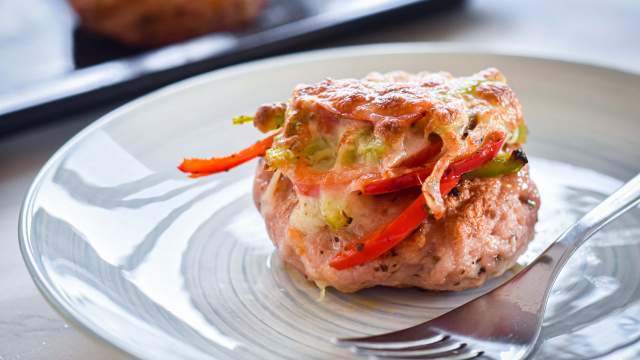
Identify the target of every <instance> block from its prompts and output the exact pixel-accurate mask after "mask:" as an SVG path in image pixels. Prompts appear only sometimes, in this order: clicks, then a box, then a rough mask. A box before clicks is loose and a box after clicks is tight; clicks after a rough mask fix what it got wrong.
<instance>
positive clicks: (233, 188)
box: [20, 44, 640, 359]
mask: <svg viewBox="0 0 640 360" xmlns="http://www.w3.org/2000/svg"><path fill="white" fill-rule="evenodd" d="M488 66H495V67H498V68H499V69H501V70H502V71H503V72H504V74H506V76H507V77H508V79H509V83H510V84H511V86H512V87H513V88H514V89H515V91H516V93H517V94H518V96H519V98H520V100H521V102H522V104H523V107H524V113H525V118H526V120H527V123H528V124H529V126H530V136H529V143H528V145H527V152H528V154H530V156H531V158H532V160H531V171H532V176H533V178H534V180H535V181H536V182H537V184H538V185H539V188H540V192H541V196H542V209H541V216H540V221H539V223H538V225H537V228H536V231H537V235H536V238H535V240H534V241H533V242H532V244H531V246H530V249H529V250H528V252H527V253H525V254H524V255H523V256H522V257H521V258H520V259H519V262H520V263H522V264H524V263H526V262H527V261H529V260H530V259H531V258H532V256H534V255H535V254H536V253H537V252H539V251H541V249H542V248H543V247H544V245H545V244H547V243H549V242H550V241H553V239H554V238H555V237H556V236H557V235H558V234H559V233H560V232H562V230H563V229H564V228H565V227H566V226H568V225H569V224H570V223H572V222H573V221H575V220H576V219H577V218H578V217H579V216H580V215H581V214H583V213H584V212H586V211H587V210H588V209H590V208H591V207H593V206H594V205H595V204H596V203H598V202H599V201H601V200H602V199H603V198H604V197H605V196H606V195H607V194H608V193H610V192H612V191H613V190H615V189H616V187H618V186H619V185H620V184H621V182H622V181H624V180H626V179H629V178H630V177H631V176H633V175H634V174H635V173H637V172H638V171H639V170H640V136H639V135H638V134H640V115H639V114H640V101H639V99H640V76H638V75H634V74H630V73H625V72H622V71H617V70H612V69H607V68H603V67H597V66H592V65H585V64H577V63H572V62H567V61H560V60H550V59H544V58H539V57H538V58H536V57H528V56H516V55H507V54H501V53H496V52H489V51H481V50H478V51H476V50H469V49H464V48H456V47H455V46H440V47H437V46H432V45H424V44H422V45H421V44H396V45H378V46H366V47H351V48H344V49H334V50H323V51H316V52H311V53H304V54H298V55H292V56H285V57H280V58H274V59H269V60H266V61H260V62H255V63H250V64H246V65H240V66H236V67H231V68H228V69H225V70H222V71H217V72H213V73H210V74H205V75H203V76H199V77H197V78H194V79H191V80H187V81H184V82H181V83H178V84H176V85H173V86H170V87H168V88H166V89H163V90H160V91H158V92H155V93H153V94H151V95H148V96H145V97H143V98H141V99H139V100H137V101H134V102H133V103H131V104H129V105H126V106H124V107H122V108H120V109H118V110H116V111H114V112H113V113H111V114H109V115H107V116H105V117H104V118H102V119H100V120H98V121H97V122H96V123H94V124H93V125H91V126H89V128H87V129H86V130H84V131H83V132H82V133H80V134H79V135H77V136H76V137H75V138H74V139H72V140H71V141H70V142H69V143H68V144H66V145H65V146H64V147H63V148H62V149H61V150H60V151H59V152H58V153H57V154H56V155H55V156H54V157H53V158H52V159H51V160H50V161H49V162H48V163H47V165H46V166H45V167H44V169H43V170H42V171H41V173H40V174H39V176H38V177H37V179H36V180H35V182H34V184H33V186H32V188H31V190H30V192H29V194H28V196H27V198H26V200H25V204H24V208H23V211H22V214H21V223H20V236H21V248H22V251H23V254H24V257H25V261H26V263H27V265H28V267H29V269H30V271H31V273H32V275H33V277H34V280H35V282H36V283H37V285H38V286H39V288H40V289H41V290H42V293H43V294H44V295H45V297H46V298H47V299H48V300H49V301H50V302H51V304H52V305H53V306H54V307H55V308H56V309H58V310H59V311H60V312H61V313H62V314H63V315H64V316H66V317H67V318H69V319H71V320H73V321H74V322H75V323H76V324H77V325H78V326H80V327H82V328H84V329H85V330H87V331H88V332H90V333H92V334H94V335H96V336H97V337H99V338H101V339H103V340H104V341H106V342H108V343H111V344H113V345H114V346H116V347H117V348H120V349H122V350H123V351H125V352H127V353H129V354H132V355H134V356H137V357H141V358H148V359H160V358H185V359H199V358H213V359H334V358H344V359H347V358H355V355H353V354H351V353H350V352H349V351H348V350H346V349H341V348H337V347H335V346H333V345H332V344H331V343H330V339H331V338H333V337H340V336H357V335H364V334H374V333H380V332H385V331H389V330H393V329H400V328H403V327H406V326H409V325H413V324H416V323H419V322H422V321H425V320H427V319H430V318H432V317H434V316H437V315H439V314H441V313H443V312H445V311H447V310H449V309H451V308H452V307H455V306H457V305H459V304H461V303H463V302H465V301H467V300H469V299H470V298H472V297H474V296H478V295H479V294H481V293H483V292H485V291H487V290H488V289H490V288H491V287H492V286H496V284H498V283H499V282H500V281H504V279H505V277H506V276H508V275H506V276H505V277H503V278H500V279H496V280H494V281H492V282H490V283H489V284H487V285H486V286H485V287H483V288H481V289H475V290H468V291H464V292H458V293H435V292H428V291H419V290H415V289H388V288H374V289H369V290H365V291H361V292H358V293H356V294H341V293H339V292H336V291H332V290H328V291H327V292H326V294H324V296H322V294H321V293H320V292H319V290H318V289H317V288H316V287H315V286H314V285H313V284H311V283H309V282H307V281H305V280H304V278H303V277H302V276H301V275H299V274H297V273H296V272H294V271H291V270H290V269H287V267H286V266H285V265H284V264H283V263H282V262H281V261H280V260H279V259H278V257H277V256H275V255H274V248H273V245H272V244H271V242H270V241H269V239H268V237H267V234H266V231H265V229H264V225H263V222H262V219H261V218H260V216H259V214H258V212H257V211H256V210H255V208H254V206H253V203H252V200H251V183H252V176H253V171H254V167H255V163H250V164H247V165H243V166H242V167H240V168H238V169H237V170H234V171H231V172H228V173H224V174H220V175H216V176H212V177H208V178H202V179H198V180H192V179H188V178H186V177H185V176H184V175H183V174H181V173H179V172H178V171H177V170H176V165H177V164H178V163H179V162H180V161H181V160H182V158H183V157H184V156H211V155H213V154H224V153H227V152H229V151H231V150H234V149H239V148H241V147H243V146H245V145H247V144H249V143H251V142H253V141H254V140H255V139H256V138H257V137H258V133H257V132H256V131H255V130H253V129H252V128H251V127H250V126H245V127H239V126H231V125H230V121H229V119H231V118H232V117H233V116H235V115H238V114H243V113H251V112H252V111H253V110H254V109H255V108H256V106H257V105H259V104H262V103H265V102H271V101H279V100H282V99H286V98H288V96H289V95H290V92H291V90H292V88H293V86H294V85H296V84H297V83H300V82H315V81H318V80H321V79H323V78H325V77H334V78H342V77H361V76H364V75H365V74H366V73H367V72H370V71H374V70H377V71H390V70H394V69H403V70H407V71H411V72H415V71H421V70H432V71H437V70H446V71H450V72H452V73H453V74H454V75H464V74H471V73H473V72H475V71H478V70H480V69H482V68H485V67H488ZM639 274H640V210H638V209H634V210H632V211H631V212H630V213H628V214H627V215H624V216H623V217H621V218H620V219H619V220H617V221H616V222H615V223H613V224H611V225H610V226H608V227H607V228H606V229H605V230H603V231H602V232H601V233H599V234H598V235H597V236H595V237H594V238H593V239H591V240H590V241H589V243H588V245H586V246H585V247H583V248H582V249H580V251H579V253H578V254H577V255H576V256H574V257H573V258H572V260H571V262H570V263H569V264H568V266H567V268H566V269H565V270H563V271H562V274H561V276H560V278H559V279H558V281H557V284H556V286H555V288H554V289H553V293H552V296H551V299H550V304H549V307H548V309H547V313H546V316H545V321H544V328H543V332H542V336H543V339H544V342H543V343H542V345H541V346H540V348H539V350H538V351H537V353H536V355H535V356H536V357H538V358H540V359H548V358H553V359H581V358H594V357H603V358H610V359H625V358H628V359H634V358H639V357H640V281H639V277H640V275H639ZM469 326H473V324H469Z"/></svg>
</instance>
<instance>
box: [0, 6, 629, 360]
mask: <svg viewBox="0 0 640 360" xmlns="http://www.w3.org/2000/svg"><path fill="white" fill-rule="evenodd" d="M639 39H640V2H638V1H636V0H613V1H606V2H605V1H595V0H566V1H550V0H549V1H535V0H521V1H506V0H505V1H498V0H466V1H465V0H323V1H319V0H266V1H265V0H215V1H214V0H163V1H158V0H112V1H104V0H69V1H66V0H0V169H1V170H0V360H8V359H42V358H48V359H85V358H92V359H118V358H124V357H123V356H122V355H121V354H120V353H118V352H116V351H115V350H112V349H111V348H108V347H107V346H106V345H103V344H101V343H99V342H97V341H95V340H93V339H92V338H90V337H88V336H86V335H83V334H81V333H79V332H78V331H77V330H75V329H74V328H73V327H72V326H70V325H69V324H68V323H67V322H65V320H64V319H62V318H61V317H60V316H59V315H58V314H56V313H55V311H54V310H52V309H51V308H50V307H49V306H48V305H47V304H46V302H45V300H44V299H43V298H42V297H41V296H40V294H39V293H38V292H37V290H36V288H35V286H34V285H33V283H32V281H31V279H30V277H29V275H28V273H27V271H26V269H25V267H24V264H23V262H22V259H21V257H20V253H19V250H18V242H17V220H18V212H19V208H20V204H21V201H22V198H23V197H24V195H25V193H26V190H27V188H28V186H29V185H30V183H31V181H32V180H33V178H34V176H35V175H36V173H37V171H38V170H39V168H40V167H41V166H42V165H43V164H44V162H45V161H46V160H47V159H48V158H49V157H50V156H51V155H52V153H53V152H54V151H55V150H57V149H58V148H59V147H60V146H61V145H62V144H63V143H64V142H65V141H66V140H68V139H69V138H70V137H72V136H73V135H74V134H76V133H77V132H78V131H79V130H81V129H82V128H84V127H85V126H87V125H88V124H89V123H90V122H92V121H94V120H96V119H97V118H98V117H99V116H101V115H102V114H104V113H106V112H108V111H110V110H112V109H114V108H115V107H117V106H119V105H121V104H123V103H124V102H127V101H129V100H131V99H133V98H135V97H137V96H139V95H142V94H144V93H147V92H149V91H152V90H153V89H156V88H158V87H161V86H163V85H166V84H169V83H172V82H175V81H178V80H180V79H183V78H186V77H189V76H193V75H196V74H199V73H203V72H206V71H210V70H214V69H217V68H221V67H225V66H229V65H232V64H236V63H240V62H245V61H249V60H254V59H258V58H263V57H267V56H273V55H278V54H287V53H291V52H298V51H304V50H312V49H320V48H327V47H335V46H346V45H357V44H368V43H385V42H454V43H462V44H466V45H468V46H469V47H470V48H476V49H482V48H488V49H494V50H498V51H507V52H515V53H521V54H534V55H539V56H552V57H555V58H566V59H568V60H577V61H583V62H589V63H596V64H601V65H605V66H611V67H615V68H619V69H623V70H626V71H630V72H640V40H639ZM430 70H440V69H430Z"/></svg>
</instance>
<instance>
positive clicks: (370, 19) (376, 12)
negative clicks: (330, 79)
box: [0, 0, 463, 134]
mask: <svg viewBox="0 0 640 360" xmlns="http://www.w3.org/2000/svg"><path fill="white" fill-rule="evenodd" d="M462 2H463V1H462V0H269V2H268V5H267V7H266V8H265V11H264V12H263V13H262V14H261V16H260V17H259V19H258V20H257V21H256V22H255V23H254V24H253V25H251V26H250V27H247V28H245V29H242V30H240V31H235V32H230V33H216V34H210V35H206V36H202V37H199V38H195V39H192V40H188V41H184V42H181V43H178V44H174V45H170V46H165V47H161V48H156V49H153V50H138V49H132V48H128V47H126V46H123V45H121V44H119V43H117V42H115V41H112V40H109V39H106V38H102V37H100V36H97V35H94V34H91V33H87V32H85V31H84V30H82V29H78V28H77V26H76V20H75V17H74V15H73V12H72V11H71V10H70V9H69V7H68V6H67V5H66V3H65V2H64V0H48V1H47V2H45V4H46V6H45V7H44V8H43V7H42V3H41V2H39V1H38V0H21V1H15V2H12V1H9V2H8V4H9V7H8V11H7V10H6V8H7V7H6V6H5V11H4V14H0V21H2V22H4V23H5V24H7V22H8V25H9V26H5V27H4V29H9V31H11V29H13V33H8V34H6V33H5V34H3V33H0V56H2V57H4V60H0V134H3V133H7V132H9V131H12V130H16V129H19V128H23V127H26V126H28V125H32V124H36V123H42V122H49V121H54V120H55V119H56V118H60V117H61V116H62V115H66V114H69V113H73V112H75V111H78V110H81V109H83V108H88V107H91V106H96V105H98V104H100V103H104V102H107V101H114V100H117V99H122V98H126V97H132V96H135V95H139V94H142V93H144V92H147V91H150V90H152V89H155V88H158V87H160V86H162V85H165V84H168V83H170V82H173V81H176V80H179V79H183V78H186V77H189V76H192V75H195V74H198V73H202V72H204V71H208V70H212V69H216V68H219V67H222V66H226V65H230V64H234V63H238V62H241V61H246V60H250V59H255V58H259V57H264V56H267V55H274V54H279V53H284V52H287V51H291V50H294V49H295V50H301V49H304V48H308V47H313V46H314V45H317V42H318V40H320V39H321V38H323V37H335V36H338V35H344V34H345V33H347V32H355V31H358V30H360V31H370V30H371V29H373V28H377V26H384V25H386V24H389V23H397V22H398V21H404V20H406V19H408V18H410V17H417V16H424V15H425V14H428V13H433V12H434V11H436V10H441V9H444V8H448V7H452V6H455V5H458V4H460V3H462ZM34 7H39V8H40V11H38V12H37V13H38V14H39V15H38V16H31V18H29V19H30V20H28V21H26V20H24V18H21V16H24V15H25V14H33V11H31V9H34ZM12 13H13V14H12ZM12 16H13V20H12ZM12 21H13V25H15V26H13V27H12V26H11V25H12ZM21 26H22V27H24V28H23V29H20V27H21ZM0 31H6V30H2V27H0ZM2 79H4V80H2Z"/></svg>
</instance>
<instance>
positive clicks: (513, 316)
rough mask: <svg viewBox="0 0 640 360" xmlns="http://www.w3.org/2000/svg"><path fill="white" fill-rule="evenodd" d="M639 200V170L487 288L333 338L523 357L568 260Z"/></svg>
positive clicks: (389, 349)
mask: <svg viewBox="0 0 640 360" xmlns="http://www.w3.org/2000/svg"><path fill="white" fill-rule="evenodd" d="M638 203H640V174H639V175H636V176H635V177H634V178H633V179H631V180H630V181H629V182H627V183H626V184H624V185H623V186H622V187H621V188H620V189H618V190H617V191H616V192H615V193H613V194H612V195H611V196H609V197H608V198H607V199H605V200H604V201H603V202H602V203H600V204H599V205H598V206H596V207H595V208H594V209H593V210H591V211H589V212H588V213H587V214H586V215H584V216H583V217H582V218H581V219H580V220H579V221H578V222H576V223H575V224H573V225H572V226H571V227H569V228H568V229H567V230H566V231H565V232H564V233H562V235H560V237H558V239H556V241H555V242H554V243H552V244H551V245H550V246H549V247H548V248H547V249H546V250H545V251H544V252H543V253H542V254H541V255H540V256H538V257H537V258H536V259H535V260H534V261H533V262H532V263H531V264H529V265H528V266H527V267H526V268H524V269H523V270H522V271H521V272H520V273H518V274H517V275H516V276H514V277H513V278H512V279H511V280H510V281H508V282H506V283H505V284H503V285H501V286H499V287H497V288H496V289H494V290H492V291H490V292H489V293H487V294H485V295H483V296H480V297H478V298H476V299H475V300H472V301H470V302H468V303H466V304H464V305H462V306H460V307H458V308H456V309H453V310H451V311H449V312H448V313H446V314H444V315H441V316H439V317H437V318H435V319H433V320H430V321H427V322H425V323H422V324H420V325H416V326H413V327H410V328H408V329H404V330H399V331H394V332H391V333H387V334H382V335H375V336H368V337H362V338H347V339H335V340H334V342H335V343H336V344H338V345H340V346H346V347H349V348H351V350H353V351H354V352H356V353H358V354H361V355H366V356H369V357H376V358H385V357H386V358H412V359H416V358H420V359H452V360H453V359H473V358H487V359H522V358H524V357H526V356H528V355H529V354H531V352H532V351H533V350H534V348H535V346H536V343H537V340H538V337H539V335H540V328H541V326H542V319H543V316H544V310H545V306H546V304H547V299H548V297H549V291H550V289H551V287H552V285H553V282H554V281H555V279H556V277H557V275H558V273H559V272H560V270H561V269H562V267H563V266H564V265H565V264H566V262H567V260H568V259H569V258H570V257H571V255H573V253H574V252H575V251H576V249H578V248H579V247H580V246H581V245H582V244H584V242H585V241H586V240H587V239H589V238H590V237H591V236H592V235H593V234H594V233H596V232H597V231H598V230H600V229H601V228H602V227H603V226H604V225H606V224H607V223H609V222H610V221H611V220H613V219H615V218H616V217H618V216H619V215H621V214H622V213H624V212H625V211H627V210H629V209H630V208H632V207H634V206H635V205H637V204H638Z"/></svg>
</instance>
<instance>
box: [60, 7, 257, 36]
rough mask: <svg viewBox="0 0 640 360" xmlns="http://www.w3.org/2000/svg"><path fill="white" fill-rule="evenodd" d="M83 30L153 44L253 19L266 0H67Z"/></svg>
mask: <svg viewBox="0 0 640 360" xmlns="http://www.w3.org/2000/svg"><path fill="white" fill-rule="evenodd" d="M69 2H70V4H71V6H72V7H73V8H74V9H75V11H76V13H77V14H78V16H79V18H80V24H81V26H82V27H84V28H85V29H87V30H89V31H92V32H95V33H97V34H100V35H104V36H107V37H111V38H114V39H116V40H119V41H121V42H123V43H125V44H127V45H129V46H134V47H155V46H160V45H165V44H169V43H173V42H178V41H181V40H185V39H188V38H191V37H195V36H198V35H203V34H206V33H210V32H215V31H225V30H232V29H236V28H240V27H242V26H245V25H247V24H249V23H251V22H252V21H254V20H255V19H256V18H257V17H258V15H259V14H260V12H261V11H262V9H263V8H264V5H265V2H266V0H69Z"/></svg>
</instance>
